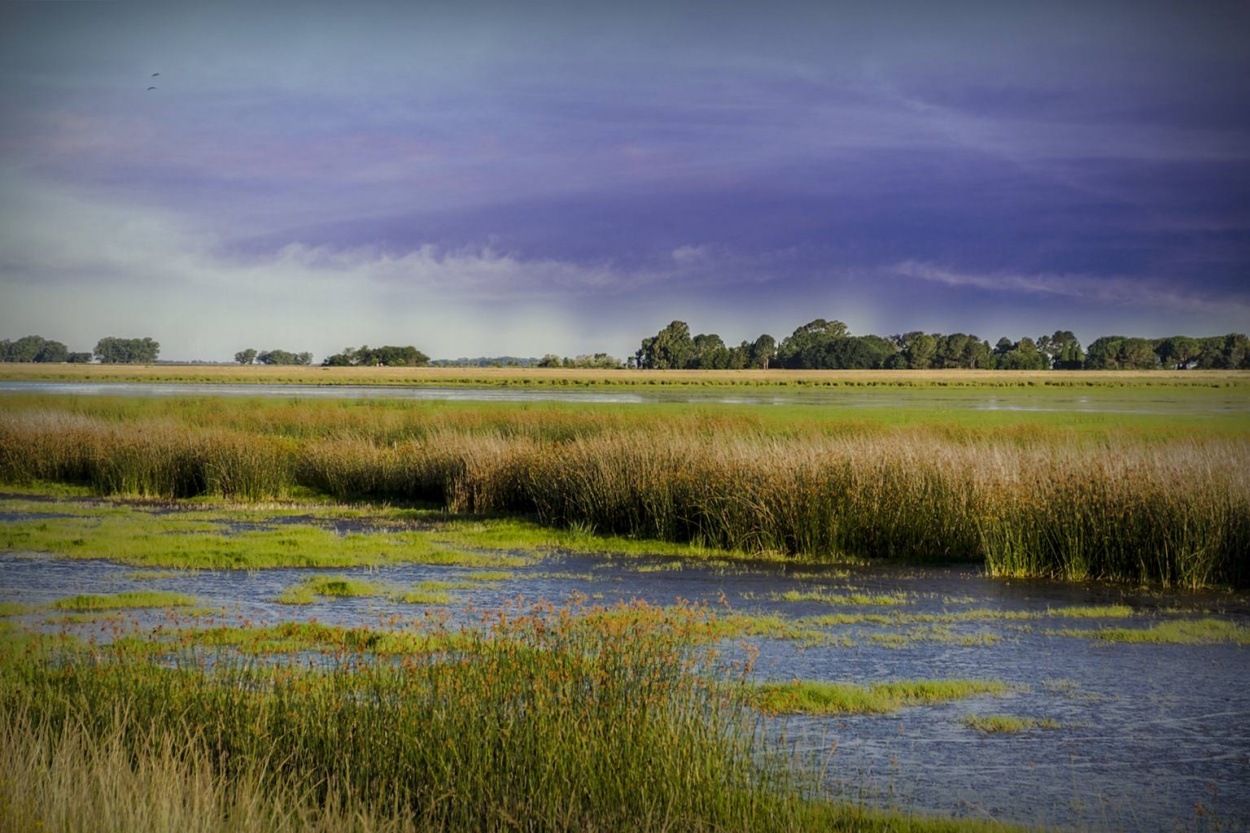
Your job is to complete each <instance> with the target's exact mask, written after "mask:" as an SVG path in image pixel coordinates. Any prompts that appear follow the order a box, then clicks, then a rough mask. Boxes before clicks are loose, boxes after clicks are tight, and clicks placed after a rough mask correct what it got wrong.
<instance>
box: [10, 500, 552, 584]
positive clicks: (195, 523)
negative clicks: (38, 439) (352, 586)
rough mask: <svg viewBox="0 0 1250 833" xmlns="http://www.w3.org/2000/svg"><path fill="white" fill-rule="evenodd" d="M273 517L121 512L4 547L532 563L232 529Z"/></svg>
mask: <svg viewBox="0 0 1250 833" xmlns="http://www.w3.org/2000/svg"><path fill="white" fill-rule="evenodd" d="M267 516H269V513H256V512H251V513H222V512H221V511H220V510H217V511H197V510H184V511H178V512H173V513H170V512H167V511H163V512H158V511H155V510H153V509H151V508H143V507H131V506H115V507H106V508H103V509H90V510H87V511H85V512H84V514H83V515H82V516H79V517H71V518H55V519H47V520H32V521H18V522H14V523H7V524H3V525H0V549H5V550H30V551H37V552H51V553H55V554H57V555H62V556H66V557H69V558H84V559H108V560H111V561H116V562H120V563H122V564H131V565H135V566H139V567H151V568H178V569H247V570H254V569H267V568H282V567H329V568H333V567H369V566H378V565H382V564H392V563H400V562H411V563H427V564H445V565H459V566H466V567H499V566H502V567H515V566H522V565H524V564H527V563H529V561H530V560H529V559H526V558H524V557H519V556H508V555H504V554H498V553H489V554H487V553H471V552H460V551H455V550H450V549H448V548H447V546H446V545H444V544H440V543H437V542H436V541H435V540H433V539H432V537H431V534H430V533H428V532H424V531H402V530H385V531H379V532H353V533H348V534H346V535H338V534H336V533H335V532H334V531H332V530H328V529H325V528H323V527H321V526H319V525H316V524H314V523H309V524H283V525H281V526H280V527H277V528H273V529H245V530H240V531H235V532H230V531H224V525H223V524H221V523H219V522H218V521H219V519H221V518H223V517H224V518H229V519H231V520H234V521H236V522H243V521H250V520H252V519H253V518H256V517H260V518H264V517H267Z"/></svg>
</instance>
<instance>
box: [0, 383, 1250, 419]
mask: <svg viewBox="0 0 1250 833" xmlns="http://www.w3.org/2000/svg"><path fill="white" fill-rule="evenodd" d="M6 393H13V394H17V393H26V394H53V395H66V396H126V397H171V396H190V397H203V396H226V397H262V398H270V399H272V398H278V399H282V398H285V399H407V400H415V401H451V402H580V403H586V404H595V403H598V404H620V405H628V404H660V403H666V402H672V403H691V404H707V405H746V406H768V405H784V406H793V405H818V406H824V407H844V408H852V409H853V408H951V409H956V410H992V411H1036V412H1043V411H1048V412H1056V413H1090V414H1202V413H1210V414H1228V413H1250V397H1247V395H1246V393H1245V392H1244V391H1233V390H1220V391H1213V390H1205V389H1199V394H1200V395H1195V394H1194V391H1192V390H1187V389H1185V388H1164V389H1158V390H1154V389H1127V390H1125V389H1118V388H1105V389H1096V388H1094V389H1091V388H1073V389H1071V390H1067V389H1063V390H1054V389H1045V390H1044V391H1039V390H1038V389H1032V390H1030V389H1029V388H1020V389H1018V390H1017V389H1012V388H969V389H961V388H943V387H937V386H935V387H930V388H890V387H884V388H871V389H859V388H848V387H832V388H830V387H789V388H785V389H781V390H779V389H775V388H761V389H759V390H751V389H749V388H747V389H744V388H733V389H731V390H729V391H725V390H718V389H716V388H714V387H706V388H701V387H689V388H665V387H655V388H650V387H648V388H629V389H625V388H620V389H582V388H554V387H551V388H549V387H529V388H527V387H499V386H494V387H488V386H481V387H473V386H454V387H439V386H434V385H412V386H401V385H377V386H366V385H269V384H254V385H253V384H167V383H150V382H144V383H130V382H108V383H89V382H0V394H6Z"/></svg>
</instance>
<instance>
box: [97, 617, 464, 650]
mask: <svg viewBox="0 0 1250 833" xmlns="http://www.w3.org/2000/svg"><path fill="white" fill-rule="evenodd" d="M471 641H472V640H471V637H470V636H469V635H466V634H459V633H450V632H443V633H434V634H430V633H423V632H420V631H413V630H406V631H391V630H376V629H371V628H349V627H343V626H339V625H323V624H321V623H318V622H283V623H281V624H277V625H270V626H266V627H244V628H203V629H199V628H197V629H189V630H183V631H181V632H178V633H176V634H172V635H167V636H163V637H162V638H160V639H149V638H145V637H141V636H132V637H126V638H125V640H123V641H121V643H120V644H119V648H120V649H122V650H136V651H138V652H140V653H163V652H168V651H170V650H174V649H177V648H188V647H195V648H232V649H235V650H238V651H240V652H242V653H245V654H253V655H261V654H294V653H302V652H314V653H326V654H331V653H363V654H373V655H385V656H413V655H418V654H428V653H433V652H436V651H449V650H453V649H456V648H459V647H463V646H465V645H467V644H471Z"/></svg>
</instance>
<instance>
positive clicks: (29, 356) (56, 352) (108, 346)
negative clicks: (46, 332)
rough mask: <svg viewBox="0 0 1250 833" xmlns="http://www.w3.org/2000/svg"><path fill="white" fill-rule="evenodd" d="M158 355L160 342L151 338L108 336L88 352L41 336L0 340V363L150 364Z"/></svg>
mask: <svg viewBox="0 0 1250 833" xmlns="http://www.w3.org/2000/svg"><path fill="white" fill-rule="evenodd" d="M160 352H161V345H160V343H159V342H156V341H153V340H152V339H150V338H117V337H116V336H108V337H107V338H102V339H100V340H99V342H97V343H96V346H95V350H94V351H93V352H90V353H87V352H74V351H71V350H70V349H69V348H68V347H66V346H65V345H64V344H62V343H61V342H59V341H55V340H53V339H48V338H44V337H43V336H23V337H22V338H19V339H17V340H16V341H9V340H8V339H7V338H6V339H0V361H4V362H52V363H55V362H70V363H73V364H85V363H87V362H90V361H98V362H100V363H101V364H153V363H155V362H156V357H157V356H159V355H160Z"/></svg>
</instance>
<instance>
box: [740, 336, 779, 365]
mask: <svg viewBox="0 0 1250 833" xmlns="http://www.w3.org/2000/svg"><path fill="white" fill-rule="evenodd" d="M775 355H777V341H776V340H775V339H774V338H773V337H772V336H770V335H769V334H768V333H764V334H762V335H761V336H760V337H759V338H757V339H756V340H755V341H753V342H751V350H750V354H749V356H748V358H747V366H748V367H755V368H759V369H760V370H768V365H769V363H770V362H772V360H773V357H774V356H775Z"/></svg>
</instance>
